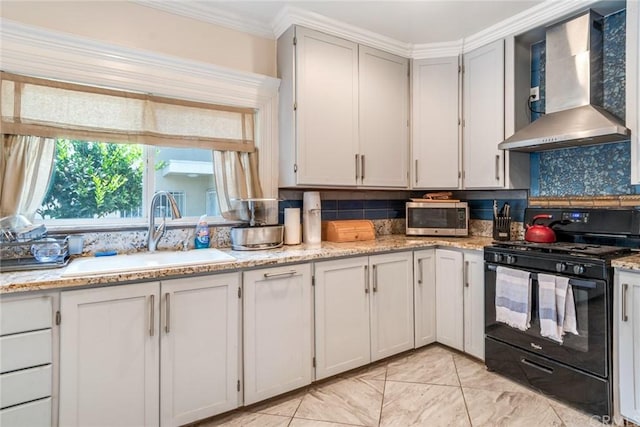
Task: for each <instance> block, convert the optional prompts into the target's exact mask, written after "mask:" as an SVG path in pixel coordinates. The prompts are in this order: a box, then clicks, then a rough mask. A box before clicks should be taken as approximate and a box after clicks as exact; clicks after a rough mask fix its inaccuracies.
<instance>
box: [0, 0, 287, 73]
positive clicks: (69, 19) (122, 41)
mask: <svg viewBox="0 0 640 427" xmlns="http://www.w3.org/2000/svg"><path fill="white" fill-rule="evenodd" d="M0 16H2V17H3V18H6V19H10V20H13V21H18V22H21V23H23V24H26V25H32V26H36V27H42V28H45V29H49V30H54V31H60V32H65V33H71V34H75V35H79V36H82V37H87V38H90V39H95V40H99V41H103V42H109V43H113V44H115V45H120V46H125V47H129V48H136V49H143V50H147V51H152V52H157V53H163V54H168V55H173V56H177V57H181V58H185V59H190V60H195V61H201V62H206V63H210V64H215V65H219V66H222V67H226V68H231V69H234V70H239V71H245V72H251V73H257V74H263V75H267V76H271V77H275V76H276V43H275V40H271V39H265V38H261V37H256V36H252V35H250V34H246V33H242V32H239V31H235V30H230V29H227V28H223V27H219V26H216V25H213V24H208V23H206V22H202V21H198V20H195V19H189V18H185V17H182V16H178V15H172V14H169V13H167V12H163V11H159V10H156V9H154V8H150V7H145V6H143V5H140V4H135V3H130V2H124V1H23V0H3V1H2V7H0Z"/></svg>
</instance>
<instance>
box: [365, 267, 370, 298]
mask: <svg viewBox="0 0 640 427" xmlns="http://www.w3.org/2000/svg"><path fill="white" fill-rule="evenodd" d="M364 293H365V294H368V293H369V266H367V265H365V266H364Z"/></svg>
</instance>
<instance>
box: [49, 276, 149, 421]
mask: <svg viewBox="0 0 640 427" xmlns="http://www.w3.org/2000/svg"><path fill="white" fill-rule="evenodd" d="M159 296H160V283H159V282H152V283H144V284H138V285H130V286H116V287H108V288H99V289H90V290H84V289H83V290H77V291H68V292H62V294H61V297H60V298H61V300H60V307H61V310H60V311H61V313H62V316H63V317H64V320H63V322H62V323H61V325H60V425H61V426H89V425H93V426H95V425H103V426H114V427H115V426H123V427H124V426H156V425H158V424H159V414H160V411H159V380H160V377H159V375H158V374H159V372H160V358H159V351H160V346H159V343H160V333H159V331H158V325H159V322H158V317H159V316H158V314H159V308H160V297H159Z"/></svg>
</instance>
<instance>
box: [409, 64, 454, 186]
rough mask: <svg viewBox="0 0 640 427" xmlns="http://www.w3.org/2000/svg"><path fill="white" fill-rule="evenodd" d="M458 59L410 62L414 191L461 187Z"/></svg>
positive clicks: (412, 183)
mask: <svg viewBox="0 0 640 427" xmlns="http://www.w3.org/2000/svg"><path fill="white" fill-rule="evenodd" d="M458 94H459V73H458V57H457V56H455V57H450V58H437V59H421V60H416V61H414V62H413V99H412V102H413V104H412V105H413V110H412V113H413V119H412V131H413V138H412V144H413V164H412V167H413V178H412V181H411V185H412V186H413V187H414V188H458V187H459V186H460V166H459V165H460V143H459V137H458V136H459V125H458V121H459V117H460V116H459V112H458V108H459V107H458V105H459V104H458V100H459V96H458Z"/></svg>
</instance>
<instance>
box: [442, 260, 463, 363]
mask: <svg viewBox="0 0 640 427" xmlns="http://www.w3.org/2000/svg"><path fill="white" fill-rule="evenodd" d="M462 261H463V260H462V252H458V251H450V250H447V249H436V306H437V309H436V337H437V340H438V342H439V343H442V344H445V345H448V346H449V347H453V348H455V349H458V350H460V351H464V323H463V318H464V315H463V298H464V295H463V292H462V287H463V285H462V281H463V278H462V265H463V263H462Z"/></svg>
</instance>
